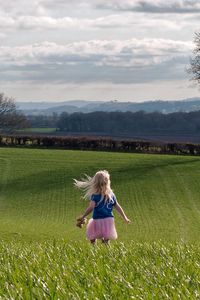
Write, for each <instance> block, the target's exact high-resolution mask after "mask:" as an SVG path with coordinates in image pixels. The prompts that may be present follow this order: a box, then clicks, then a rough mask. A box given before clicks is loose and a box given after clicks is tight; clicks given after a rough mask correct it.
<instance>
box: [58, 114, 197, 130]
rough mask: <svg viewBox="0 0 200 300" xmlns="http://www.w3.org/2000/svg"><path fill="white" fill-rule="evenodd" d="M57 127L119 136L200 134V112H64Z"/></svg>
mask: <svg viewBox="0 0 200 300" xmlns="http://www.w3.org/2000/svg"><path fill="white" fill-rule="evenodd" d="M56 127H57V128H58V130H60V131H65V132H78V133H81V132H84V133H99V134H101V133H104V134H110V135H119V134H126V135H127V134H128V135H134V134H172V133H177V134H198V133H200V111H194V112H188V113H186V112H177V113H170V114H163V113H160V112H153V113H146V112H144V111H139V112H135V113H133V112H92V113H73V114H68V113H62V114H61V115H60V116H59V117H58V118H57V120H56Z"/></svg>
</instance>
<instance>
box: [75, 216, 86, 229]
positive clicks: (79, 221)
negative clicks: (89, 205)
mask: <svg viewBox="0 0 200 300" xmlns="http://www.w3.org/2000/svg"><path fill="white" fill-rule="evenodd" d="M86 223H87V218H83V219H82V218H80V217H79V218H77V219H76V226H77V227H80V228H82V227H83V225H85V224H86Z"/></svg>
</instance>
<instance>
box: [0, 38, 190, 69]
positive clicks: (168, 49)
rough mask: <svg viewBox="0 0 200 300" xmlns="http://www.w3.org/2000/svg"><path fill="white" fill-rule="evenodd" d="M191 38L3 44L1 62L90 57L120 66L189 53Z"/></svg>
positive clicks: (75, 61)
mask: <svg viewBox="0 0 200 300" xmlns="http://www.w3.org/2000/svg"><path fill="white" fill-rule="evenodd" d="M192 49H193V43H192V42H183V41H174V40H164V39H141V40H139V39H131V40H125V41H121V40H111V41H108V40H91V41H85V42H77V43H71V44H66V45H59V44H56V43H51V42H43V43H40V44H33V45H27V46H21V47H0V62H1V63H9V64H15V63H16V64H18V63H20V62H24V63H26V64H32V63H44V64H45V63H46V61H50V62H51V61H53V62H61V63H62V62H63V63H66V62H70V63H72V62H73V63H79V62H80V61H91V62H92V63H94V64H96V63H101V65H113V66H119V67H120V66H121V67H134V66H138V65H139V66H146V65H151V64H159V63H163V62H165V61H167V60H171V59H172V58H176V57H179V56H188V55H189V53H191V51H192Z"/></svg>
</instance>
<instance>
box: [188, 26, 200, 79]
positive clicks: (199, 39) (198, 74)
mask: <svg viewBox="0 0 200 300" xmlns="http://www.w3.org/2000/svg"><path fill="white" fill-rule="evenodd" d="M194 43H195V48H194V51H193V53H194V56H193V58H192V59H191V61H190V68H189V70H188V71H189V73H190V74H192V79H193V80H194V81H195V82H197V83H198V84H200V32H197V33H195V38H194Z"/></svg>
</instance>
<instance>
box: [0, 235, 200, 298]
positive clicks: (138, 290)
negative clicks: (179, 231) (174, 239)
mask: <svg viewBox="0 0 200 300" xmlns="http://www.w3.org/2000/svg"><path fill="white" fill-rule="evenodd" d="M199 252H200V247H199V246H197V245H196V246H195V245H187V244H183V243H179V244H177V243H176V244H163V243H159V242H156V243H133V242H131V243H129V244H126V243H122V242H121V243H115V244H112V245H111V246H110V247H109V246H108V247H106V246H105V245H101V244H99V245H98V246H97V247H93V246H91V245H88V244H86V243H80V242H71V243H69V244H68V243H66V242H65V241H52V242H31V243H27V242H26V243H21V242H19V241H18V242H16V241H15V242H12V241H9V242H5V241H1V243H0V264H1V267H0V299H74V300H75V299H76V300H78V299H80V300H82V299H91V300H93V299H141V300H143V299H187V300H188V299H199V298H200V256H199Z"/></svg>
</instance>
